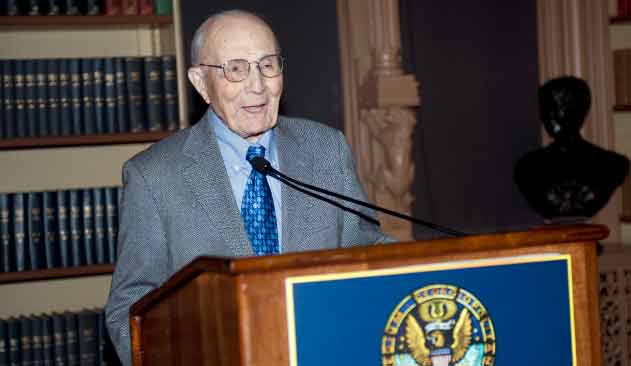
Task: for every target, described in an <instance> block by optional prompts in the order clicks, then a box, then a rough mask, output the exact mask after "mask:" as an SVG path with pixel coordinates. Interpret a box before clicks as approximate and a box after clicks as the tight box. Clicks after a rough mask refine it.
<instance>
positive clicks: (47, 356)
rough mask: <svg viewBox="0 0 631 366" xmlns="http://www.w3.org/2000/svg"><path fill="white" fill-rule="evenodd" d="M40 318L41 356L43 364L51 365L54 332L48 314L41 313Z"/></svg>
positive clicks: (53, 355)
mask: <svg viewBox="0 0 631 366" xmlns="http://www.w3.org/2000/svg"><path fill="white" fill-rule="evenodd" d="M41 319H42V356H43V362H42V364H43V365H44V366H53V365H54V362H55V352H54V347H53V346H54V339H55V338H54V333H53V324H52V319H51V317H50V316H47V315H43V316H42V317H41Z"/></svg>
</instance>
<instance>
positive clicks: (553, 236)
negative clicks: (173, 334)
mask: <svg viewBox="0 0 631 366" xmlns="http://www.w3.org/2000/svg"><path fill="white" fill-rule="evenodd" d="M608 234H609V229H608V228H607V227H606V226H603V225H571V226H550V227H547V226H542V227H539V228H536V229H532V230H529V231H520V232H509V233H501V234H484V235H471V236H466V237H459V238H445V239H436V240H427V241H413V242H401V243H390V244H380V245H367V246H360V247H353V248H341V249H334V250H315V251H308V252H299V253H286V254H279V255H273V256H262V257H240V258H225V257H199V258H197V259H195V260H193V261H192V262H191V263H189V264H188V265H186V266H184V267H183V268H182V269H181V270H180V271H178V272H177V273H176V274H175V275H173V276H172V277H171V278H170V279H169V280H168V281H167V282H166V283H165V284H163V285H162V286H160V287H159V288H157V289H155V290H153V291H152V292H150V293H149V294H148V295H147V296H145V298H143V299H141V300H140V301H139V302H138V303H136V304H135V305H134V306H133V307H132V309H131V313H132V314H134V313H136V314H137V313H138V312H142V309H144V308H145V307H146V306H149V305H150V304H151V303H153V302H154V301H156V300H157V299H158V298H160V297H162V296H163V295H165V293H166V292H169V289H172V288H174V287H177V286H179V285H181V284H183V283H186V282H188V281H190V280H192V279H193V278H195V277H196V276H198V275H199V274H201V273H204V272H213V273H223V274H226V275H235V276H236V275H240V274H245V273H255V272H272V271H281V270H289V269H297V268H308V267H317V266H322V265H339V264H353V263H364V262H373V261H388V260H401V259H409V258H431V257H437V256H440V257H442V258H445V257H447V258H448V257H449V256H450V255H459V256H461V255H463V254H471V255H474V254H475V253H480V252H492V251H496V250H511V249H515V250H516V249H524V248H537V247H544V246H550V245H563V243H586V244H587V243H593V242H596V241H598V240H601V239H604V238H606V237H607V235H608Z"/></svg>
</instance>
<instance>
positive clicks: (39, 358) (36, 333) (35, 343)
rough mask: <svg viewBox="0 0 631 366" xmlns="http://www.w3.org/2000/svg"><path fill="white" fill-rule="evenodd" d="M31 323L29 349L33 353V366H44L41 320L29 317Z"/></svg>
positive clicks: (36, 317) (37, 317)
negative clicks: (31, 335) (31, 332)
mask: <svg viewBox="0 0 631 366" xmlns="http://www.w3.org/2000/svg"><path fill="white" fill-rule="evenodd" d="M30 321H31V330H32V331H33V340H32V343H31V349H32V351H33V366H43V365H44V348H43V344H42V336H43V329H42V326H43V324H42V321H43V319H42V318H41V317H39V316H32V317H30Z"/></svg>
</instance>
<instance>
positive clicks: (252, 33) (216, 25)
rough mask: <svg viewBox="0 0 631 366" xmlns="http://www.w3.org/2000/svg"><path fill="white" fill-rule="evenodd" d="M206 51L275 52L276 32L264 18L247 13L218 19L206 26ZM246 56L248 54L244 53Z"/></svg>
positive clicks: (211, 53) (208, 52)
mask: <svg viewBox="0 0 631 366" xmlns="http://www.w3.org/2000/svg"><path fill="white" fill-rule="evenodd" d="M205 40H206V41H205V44H204V53H206V54H208V55H213V54H215V53H220V54H222V53H226V52H227V53H231V54H232V53H238V52H274V51H275V50H276V48H277V42H276V38H275V36H274V33H273V32H272V30H271V29H270V28H269V26H268V25H267V24H265V23H264V22H263V21H262V20H260V19H258V18H256V17H254V16H247V15H236V16H235V15H229V16H222V17H219V18H218V19H216V20H215V21H214V22H212V23H211V24H208V26H207V28H206V37H205ZM243 56H246V55H243Z"/></svg>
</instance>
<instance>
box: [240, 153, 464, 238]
mask: <svg viewBox="0 0 631 366" xmlns="http://www.w3.org/2000/svg"><path fill="white" fill-rule="evenodd" d="M249 162H250V165H252V168H253V169H255V170H256V171H257V172H259V173H261V174H263V175H269V176H270V177H272V178H274V179H276V180H278V181H279V182H282V183H284V184H287V185H288V186H290V187H292V188H294V189H296V190H298V191H300V192H303V193H305V194H308V195H310V196H312V197H315V198H318V199H322V200H324V201H325V202H328V203H331V204H333V205H335V206H337V207H339V208H341V209H343V210H347V211H349V212H352V213H354V214H356V215H358V216H360V217H362V218H363V219H365V220H368V221H370V222H372V223H374V224H376V225H377V226H379V221H377V220H375V219H373V218H372V217H370V216H367V215H365V214H363V213H361V212H359V211H357V210H353V209H351V208H349V207H346V206H343V205H341V204H339V203H338V202H335V201H333V200H331V199H329V198H326V197H323V196H320V195H317V194H315V193H313V192H310V191H307V190H305V189H303V188H300V187H297V186H302V187H305V188H308V189H310V190H312V191H315V192H318V193H322V194H325V195H328V196H332V197H335V198H339V199H341V200H344V201H348V202H351V203H354V204H356V205H360V206H364V207H367V208H370V209H373V210H375V211H380V212H383V213H385V214H388V215H390V216H394V217H398V218H401V219H404V220H408V221H410V222H412V223H415V224H417V225H421V226H424V227H428V228H430V229H432V230H436V231H439V232H441V233H443V234H448V235H451V236H456V237H458V236H467V235H468V234H466V233H463V232H461V231H458V230H454V229H451V228H448V227H444V226H441V225H438V224H435V223H432V222H429V221H425V220H421V219H418V218H416V217H412V216H408V215H404V214H402V213H399V212H396V211H392V210H388V209H387V208H383V207H379V206H376V205H373V204H370V203H367V202H364V201H360V200H357V199H355V198H352V197H348V196H345V195H343V194H339V193H336V192H332V191H329V190H326V189H323V188H320V187H316V186H313V185H311V184H307V183H304V182H301V181H299V180H296V179H293V178H291V177H289V176H287V175H285V174H283V173H281V172H279V171H278V170H276V169H274V167H272V164H270V162H269V161H267V160H266V159H265V158H263V157H260V156H256V157H254V158H252V159H250V161H249Z"/></svg>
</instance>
